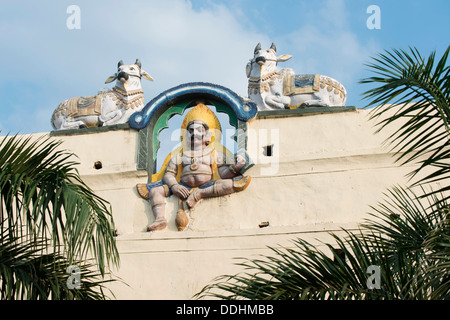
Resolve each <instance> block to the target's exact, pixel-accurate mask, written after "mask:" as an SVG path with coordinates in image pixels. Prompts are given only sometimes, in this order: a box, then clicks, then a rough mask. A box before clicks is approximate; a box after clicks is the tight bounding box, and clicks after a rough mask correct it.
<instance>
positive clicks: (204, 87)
mask: <svg viewBox="0 0 450 320" xmlns="http://www.w3.org/2000/svg"><path fill="white" fill-rule="evenodd" d="M198 102H202V103H204V104H206V105H214V106H215V108H216V111H217V112H224V113H226V114H227V115H228V117H229V122H230V125H231V126H233V127H234V128H235V129H236V135H235V140H236V143H237V150H238V152H239V153H242V152H243V153H245V154H246V150H247V121H249V120H251V119H253V118H254V117H255V116H256V113H257V106H256V104H255V103H254V102H252V101H251V100H248V99H245V98H243V97H241V96H239V95H238V94H236V93H235V92H233V91H232V90H230V89H228V88H226V87H222V86H219V85H216V84H212V83H205V82H192V83H186V84H182V85H179V86H176V87H174V88H171V89H169V90H166V91H164V92H162V93H161V94H159V95H158V96H157V97H155V98H154V99H152V100H151V101H150V102H149V103H147V104H146V106H145V107H144V108H143V109H142V110H141V111H140V112H137V113H135V114H133V115H132V116H131V117H130V122H129V124H130V126H131V127H132V128H135V129H138V130H139V146H138V157H137V169H138V170H147V172H148V176H149V179H150V178H151V175H152V174H154V173H155V170H156V158H157V152H158V149H159V147H160V141H159V133H160V132H161V130H163V129H164V128H167V127H168V122H169V119H170V118H171V117H173V116H174V115H176V114H180V115H181V114H183V113H184V111H185V110H186V109H188V108H190V107H193V106H194V105H196V104H197V103H198ZM246 156H247V165H246V167H244V168H243V170H242V171H241V172H242V173H243V172H244V171H245V170H247V169H248V168H250V167H251V166H252V165H253V162H252V161H251V159H250V158H249V157H248V155H246Z"/></svg>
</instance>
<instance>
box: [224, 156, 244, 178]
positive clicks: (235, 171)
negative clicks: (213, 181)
mask: <svg viewBox="0 0 450 320" xmlns="http://www.w3.org/2000/svg"><path fill="white" fill-rule="evenodd" d="M217 166H218V170H219V175H220V177H221V178H222V179H231V178H234V177H235V176H237V175H239V174H240V173H239V171H240V170H241V169H242V168H243V167H244V166H245V158H244V157H243V156H241V155H237V156H236V157H235V160H234V163H233V164H230V165H226V164H225V157H224V156H222V157H221V156H218V157H217Z"/></svg>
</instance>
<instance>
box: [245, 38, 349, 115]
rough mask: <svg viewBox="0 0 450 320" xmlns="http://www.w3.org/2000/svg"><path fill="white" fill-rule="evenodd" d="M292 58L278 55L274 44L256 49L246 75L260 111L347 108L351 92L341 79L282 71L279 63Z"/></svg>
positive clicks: (249, 90)
mask: <svg viewBox="0 0 450 320" xmlns="http://www.w3.org/2000/svg"><path fill="white" fill-rule="evenodd" d="M291 58H292V56H290V55H281V56H277V49H276V46H275V44H273V43H272V46H271V47H270V48H269V49H267V50H263V49H262V48H261V44H260V43H258V45H257V46H256V47H255V50H254V52H253V58H252V59H250V61H249V62H248V63H247V67H246V73H247V78H248V97H249V98H250V99H251V100H252V101H254V102H255V103H256V104H257V105H258V110H273V109H295V108H299V107H309V106H320V107H340V106H345V102H346V99H347V92H346V90H345V88H344V86H343V85H342V84H340V83H339V82H338V81H337V80H335V79H333V78H330V77H327V76H323V75H319V74H304V75H296V74H295V73H294V70H292V69H290V68H285V69H281V70H278V66H277V65H278V62H285V61H287V60H289V59H291Z"/></svg>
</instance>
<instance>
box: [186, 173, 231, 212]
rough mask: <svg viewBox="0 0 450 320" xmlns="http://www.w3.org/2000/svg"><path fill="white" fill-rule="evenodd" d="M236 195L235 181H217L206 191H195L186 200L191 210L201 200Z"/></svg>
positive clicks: (205, 189)
mask: <svg viewBox="0 0 450 320" xmlns="http://www.w3.org/2000/svg"><path fill="white" fill-rule="evenodd" d="M232 193H234V188H233V180H232V179H224V180H217V181H216V182H215V183H214V185H212V186H209V187H207V188H204V189H200V188H199V189H195V190H194V191H193V192H192V193H191V194H190V195H189V197H188V198H187V199H186V204H187V205H188V207H189V208H193V207H194V206H195V205H196V204H197V203H198V202H199V201H200V200H201V199H204V198H212V197H220V196H226V195H228V194H232Z"/></svg>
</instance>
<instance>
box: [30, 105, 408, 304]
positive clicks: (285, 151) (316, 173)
mask: <svg viewBox="0 0 450 320" xmlns="http://www.w3.org/2000/svg"><path fill="white" fill-rule="evenodd" d="M368 114H369V111H367V110H360V109H357V110H355V111H347V112H336V113H326V114H312V115H303V116H299V115H297V116H292V115H290V116H274V117H268V116H267V117H266V116H265V117H257V118H255V119H253V120H251V121H250V122H249V123H248V153H249V154H250V156H251V158H252V159H253V160H254V161H255V163H256V164H255V166H254V167H252V168H251V169H250V170H249V171H247V172H246V173H245V175H250V176H251V177H252V181H251V183H250V185H249V187H248V188H247V189H246V190H245V191H243V192H240V193H236V194H232V195H229V196H225V197H220V198H213V199H206V200H205V199H204V200H202V201H201V202H200V203H199V204H198V205H197V206H196V207H195V209H194V210H193V211H192V213H191V223H190V225H189V227H188V229H187V230H186V231H183V232H179V231H177V230H176V227H175V224H174V219H175V214H176V209H177V208H176V202H175V200H174V199H172V198H169V199H167V203H168V206H167V209H166V212H167V218H168V220H169V227H168V228H167V229H166V230H164V231H160V232H154V233H147V232H145V229H146V226H147V225H148V224H149V223H150V222H151V221H152V220H153V215H152V212H151V208H150V206H149V204H148V203H146V201H145V200H143V199H142V198H140V197H139V195H138V194H137V192H136V184H137V183H145V182H146V181H147V173H146V172H145V171H138V170H136V159H137V148H138V132H137V131H136V130H134V129H119V130H114V131H106V132H96V133H84V134H73V135H58V136H56V137H55V138H56V139H61V140H63V144H62V145H61V148H63V149H66V150H68V151H71V152H73V153H75V154H76V155H77V156H78V157H79V158H78V159H77V160H78V161H79V162H80V165H79V166H78V169H79V172H80V174H81V176H82V178H83V180H84V181H85V182H86V183H87V184H88V185H89V186H90V187H91V188H92V189H93V190H94V191H95V192H96V193H97V194H98V195H99V196H101V197H103V198H104V199H106V200H108V201H109V202H110V203H111V206H112V212H113V216H114V220H115V223H116V227H117V231H118V234H119V235H118V237H117V245H118V248H119V251H120V257H121V267H120V269H119V270H116V272H115V274H116V275H118V276H119V277H120V278H121V279H122V280H123V281H124V282H125V283H127V284H128V285H129V286H130V287H127V286H125V285H122V284H120V283H115V284H112V285H111V288H112V289H113V290H114V293H115V295H116V298H119V299H190V298H191V297H192V296H193V295H194V294H195V293H197V292H198V291H199V290H200V289H201V288H202V287H203V286H204V285H206V284H208V283H209V282H210V281H211V280H212V279H213V278H214V277H216V276H219V275H223V274H234V273H236V272H239V271H242V270H240V269H239V268H238V267H237V266H235V265H234V263H235V262H236V261H235V260H233V259H234V258H236V257H251V256H255V255H257V254H270V253H271V251H270V250H268V248H267V246H280V245H284V246H292V244H291V243H290V241H291V240H292V239H294V238H296V237H301V238H303V239H306V240H309V241H311V242H314V243H318V242H317V241H318V240H317V239H322V240H327V241H331V237H330V236H329V235H328V232H338V233H339V232H340V231H339V230H340V228H347V229H354V228H356V227H357V226H358V223H361V222H362V221H363V219H365V218H368V215H367V213H368V212H369V211H371V209H370V206H371V205H376V204H377V202H378V201H380V200H382V199H383V192H385V191H386V189H387V188H388V187H391V186H393V185H396V184H405V183H406V181H407V180H406V178H405V175H406V174H407V173H408V172H410V171H411V167H398V165H397V164H395V163H394V159H393V158H392V154H391V153H389V149H388V148H387V147H383V146H382V143H383V141H384V140H385V139H386V138H387V137H389V135H390V134H391V133H392V131H391V132H389V131H388V130H386V131H382V132H381V133H380V134H374V132H375V128H374V122H373V121H368ZM264 134H266V136H265V137H263V135H264ZM41 135H42V134H41ZM36 136H39V134H37V135H36ZM271 144H273V148H272V154H273V155H272V156H271V157H267V156H264V154H263V153H264V148H263V147H265V146H267V145H271ZM277 160H278V161H277ZM96 161H101V163H102V168H101V169H95V168H94V163H95V162H96ZM260 225H261V226H262V225H265V226H266V227H264V228H261V227H260ZM267 225H268V226H267Z"/></svg>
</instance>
